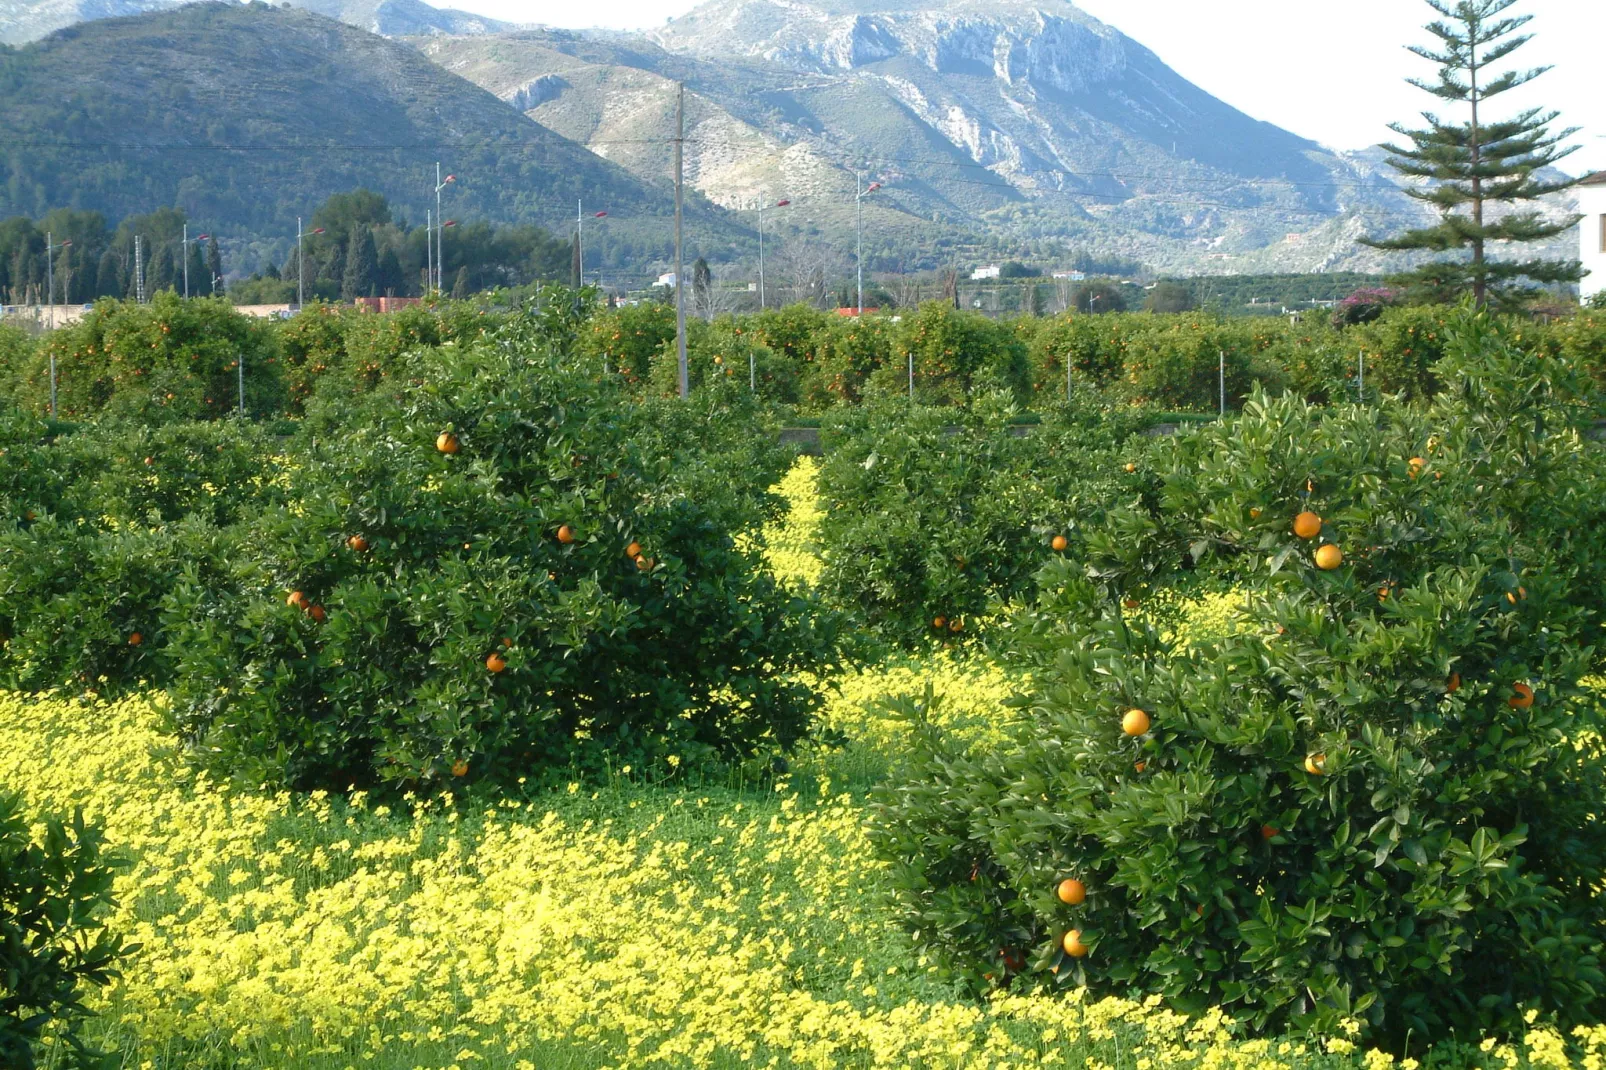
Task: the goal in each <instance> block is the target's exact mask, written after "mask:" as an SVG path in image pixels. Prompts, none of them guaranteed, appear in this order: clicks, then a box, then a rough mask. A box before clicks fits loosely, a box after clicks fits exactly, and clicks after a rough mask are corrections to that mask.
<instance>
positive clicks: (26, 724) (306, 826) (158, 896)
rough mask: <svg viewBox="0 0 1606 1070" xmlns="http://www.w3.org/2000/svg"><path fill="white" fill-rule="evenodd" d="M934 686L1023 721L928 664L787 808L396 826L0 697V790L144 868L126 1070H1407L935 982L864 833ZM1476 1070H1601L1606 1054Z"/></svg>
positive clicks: (788, 781)
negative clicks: (213, 781)
mask: <svg viewBox="0 0 1606 1070" xmlns="http://www.w3.org/2000/svg"><path fill="white" fill-rule="evenodd" d="M794 552H796V553H798V554H800V555H801V554H802V553H804V552H806V551H805V548H804V547H803V546H802V544H801V543H800V544H799V546H798V547H796V548H794ZM928 683H930V684H932V685H933V686H934V687H935V689H936V690H937V691H938V692H939V693H941V694H942V695H944V696H945V701H944V702H943V704H942V705H941V707H940V710H939V716H940V718H941V719H942V722H943V723H944V724H945V725H946V726H947V727H948V728H949V729H950V730H951V731H954V732H956V733H961V734H964V735H967V736H969V737H970V738H972V739H975V740H984V739H985V736H986V733H987V732H989V731H994V730H996V728H997V726H998V724H1000V723H1001V720H1002V718H1003V717H1005V716H1007V714H1006V712H1005V711H1004V709H1003V707H1002V706H1001V705H1000V704H999V700H1000V699H1001V698H1003V697H1004V696H1005V695H1006V694H1007V691H1008V681H1007V680H1006V679H1005V677H1004V676H1003V674H1002V673H1001V672H1000V671H999V670H998V669H997V668H996V667H994V666H991V665H989V664H987V663H984V662H980V661H964V660H958V659H955V658H953V657H951V656H947V655H942V656H933V657H930V658H925V659H910V660H906V661H901V662H894V663H890V664H885V665H881V666H877V667H875V668H874V669H872V670H867V671H862V672H856V673H851V674H848V675H846V676H845V677H844V678H842V679H841V680H839V681H836V684H837V685H838V688H837V690H836V692H835V693H834V695H833V698H832V699H831V702H830V705H829V707H828V709H827V713H826V719H827V722H828V724H829V725H830V726H831V727H833V728H835V729H838V730H839V731H840V732H841V733H842V734H843V735H844V736H845V737H847V738H848V739H849V740H851V742H850V743H849V744H848V745H847V746H846V747H832V748H820V749H816V750H814V751H811V752H809V753H807V754H804V755H802V756H800V757H799V758H798V759H797V760H796V761H795V762H794V764H793V771H792V773H791V774H790V776H788V777H786V778H783V779H782V780H781V781H780V782H779V783H778V784H767V785H765V786H762V787H759V786H754V785H750V784H745V785H744V784H739V783H720V784H714V783H702V784H699V783H695V782H694V783H678V784H675V785H672V786H663V785H651V784H646V783H640V782H637V781H634V780H632V779H631V777H630V775H629V771H628V770H627V771H625V772H624V775H622V776H621V777H620V779H619V780H618V781H617V782H615V783H614V784H612V785H608V786H606V787H603V788H601V789H600V790H594V789H592V788H590V787H581V786H580V785H578V784H576V785H571V786H570V787H569V789H568V790H567V791H564V790H559V791H557V792H555V793H551V794H544V795H533V796H532V797H530V798H528V799H520V800H516V801H515V800H507V799H504V800H501V801H488V800H485V799H479V798H475V797H472V796H470V797H461V798H456V799H453V798H445V799H434V800H428V801H425V800H409V801H408V802H407V804H406V805H393V806H385V805H379V804H377V803H375V802H373V801H370V800H367V799H364V798H363V797H361V796H357V797H354V798H352V799H350V800H349V801H348V800H344V799H337V798H332V797H326V796H324V795H321V794H315V795H312V796H310V797H309V796H294V795H290V794H282V793H281V794H250V793H243V794H242V793H231V792H229V791H225V790H222V789H220V788H218V787H216V786H213V785H210V784H207V783H205V782H199V783H197V782H193V781H192V780H191V779H189V777H188V774H187V773H186V771H185V767H184V766H183V764H182V763H181V762H180V761H178V760H177V759H176V758H175V757H174V756H173V755H171V753H169V751H168V748H169V747H170V737H168V736H167V735H166V734H165V733H164V731H163V729H162V727H161V708H160V703H161V701H162V700H161V699H160V698H159V697H154V696H153V697H144V698H136V699H130V700H126V701H121V702H117V703H113V704H107V703H103V702H98V701H94V700H88V699H86V700H73V699H68V698H63V697H58V696H19V695H0V785H5V786H7V787H11V788H17V789H21V790H23V791H24V792H25V794H26V797H27V800H28V803H29V805H30V806H32V807H35V808H38V809H40V810H45V809H48V810H53V811H57V812H61V811H66V810H69V809H70V808H72V807H77V806H81V807H83V808H84V811H85V813H86V815H87V816H88V817H89V818H90V819H92V820H94V821H96V822H99V823H101V824H103V825H104V826H105V828H106V829H107V832H108V840H109V842H110V845H111V846H112V848H113V849H114V850H115V851H117V852H118V853H120V854H121V855H122V856H123V857H124V858H125V859H126V860H127V861H128V863H129V865H128V868H127V870H126V871H125V872H124V873H123V874H122V875H121V877H120V878H119V881H118V894H119V906H118V908H117V912H116V914H115V916H114V918H113V925H114V927H115V928H116V929H117V930H118V931H120V932H122V933H124V934H126V936H127V937H128V938H129V939H130V940H132V941H134V942H137V943H139V944H141V945H142V950H141V951H139V952H138V954H137V955H136V956H135V957H134V958H133V960H132V961H131V962H130V963H129V965H128V967H127V970H126V976H125V978H124V980H123V981H122V982H120V983H118V984H117V985H115V986H114V987H113V988H112V989H110V990H109V991H107V992H105V993H103V994H101V995H99V996H97V997H96V998H95V1000H94V1006H95V1009H96V1010H97V1011H98V1012H99V1017H98V1019H97V1020H96V1022H95V1023H94V1024H93V1025H92V1026H91V1028H90V1029H89V1030H88V1033H89V1036H90V1039H91V1040H92V1041H93V1042H97V1043H100V1044H101V1045H103V1046H106V1047H109V1048H111V1049H113V1050H115V1051H118V1052H121V1053H122V1054H123V1055H124V1058H125V1063H124V1065H126V1066H129V1067H139V1068H146V1067H149V1068H153V1070H154V1068H179V1067H308V1068H344V1067H358V1068H361V1067H460V1068H465V1070H467V1068H481V1067H484V1068H491V1067H507V1068H537V1067H538V1068H547V1067H634V1066H674V1067H704V1066H713V1067H727V1066H730V1067H734V1066H783V1067H789V1066H803V1067H813V1068H822V1070H823V1068H833V1067H844V1066H847V1067H978V1068H981V1067H985V1068H988V1070H995V1068H996V1070H1003V1068H1010V1067H1019V1066H1029V1065H1030V1066H1035V1065H1043V1066H1064V1067H1077V1068H1085V1070H1155V1068H1159V1067H1163V1066H1179V1067H1198V1068H1203V1070H1218V1068H1220V1070H1225V1068H1244V1070H1271V1068H1276V1067H1285V1066H1286V1067H1293V1066H1299V1067H1306V1066H1323V1067H1326V1066H1333V1067H1339V1066H1364V1067H1366V1068H1368V1070H1384V1068H1386V1067H1389V1066H1392V1065H1394V1060H1393V1059H1391V1058H1390V1057H1389V1056H1387V1055H1384V1054H1381V1053H1378V1052H1360V1051H1357V1050H1356V1049H1355V1046H1354V1044H1353V1042H1352V1041H1351V1040H1350V1039H1349V1038H1348V1037H1346V1036H1337V1037H1326V1038H1319V1037H1289V1038H1286V1039H1271V1040H1267V1039H1255V1040H1250V1039H1245V1038H1242V1037H1240V1036H1238V1035H1237V1034H1236V1033H1235V1032H1234V1030H1233V1028H1232V1026H1231V1023H1230V1022H1228V1021H1226V1020H1225V1019H1223V1017H1222V1016H1221V1015H1219V1014H1216V1013H1212V1014H1208V1015H1206V1016H1204V1017H1202V1018H1199V1019H1188V1018H1186V1017H1183V1016H1181V1015H1178V1014H1175V1013H1172V1012H1170V1011H1168V1010H1166V1009H1165V1008H1164V1007H1162V1006H1160V1005H1159V1004H1158V1003H1156V1002H1154V1001H1150V1002H1145V1003H1136V1002H1128V1001H1123V1000H1118V999H1102V1000H1093V999H1090V998H1087V997H1085V996H1084V995H1082V994H1078V993H1073V994H1071V995H1070V996H1069V997H1049V996H1043V995H1034V994H1010V993H1003V992H1000V993H996V994H994V995H993V996H992V997H991V998H987V999H985V1000H977V999H975V998H973V997H972V996H971V995H969V994H968V993H965V992H961V991H959V990H957V989H955V988H954V987H952V986H950V985H948V984H946V983H944V982H943V981H942V980H941V979H940V978H939V977H938V976H937V974H936V967H935V965H934V964H931V963H926V962H922V961H920V960H919V959H917V958H916V957H915V955H914V954H913V952H912V951H911V950H910V947H909V945H908V943H907V942H906V940H905V939H904V938H903V937H902V936H901V934H900V933H899V931H898V930H897V928H896V926H895V924H894V923H893V921H892V919H891V917H890V915H889V913H888V911H887V910H886V908H885V906H884V904H883V898H882V891H881V887H880V883H879V882H880V871H879V868H878V865H877V863H876V862H875V861H874V859H873V858H872V856H871V853H870V851H869V849H868V845H867V842H866V839H865V836H864V832H863V818H864V807H865V805H866V801H867V798H866V788H867V786H868V785H869V784H870V783H871V782H872V781H873V780H874V778H875V777H876V776H878V775H879V774H880V772H881V771H882V770H883V769H884V768H885V766H886V763H888V762H889V761H892V760H894V759H895V756H896V754H897V752H898V751H899V749H900V734H901V732H902V731H903V729H902V728H901V726H900V725H899V724H898V723H897V722H896V721H894V720H893V719H892V718H891V717H890V716H889V715H886V714H883V713H881V712H880V711H879V710H878V707H877V706H876V704H875V700H876V699H878V698H881V697H884V696H890V695H895V694H900V693H910V692H919V691H921V690H923V689H924V687H925V686H926V685H927V684H928ZM1569 1051H1570V1052H1571V1055H1570V1054H1569ZM1474 1054H1475V1057H1476V1058H1477V1059H1478V1061H1480V1062H1481V1064H1482V1065H1486V1066H1491V1067H1517V1066H1524V1065H1530V1066H1538V1067H1564V1066H1568V1065H1571V1064H1572V1063H1573V1061H1574V1060H1575V1059H1576V1060H1578V1062H1579V1065H1582V1066H1584V1067H1587V1068H1590V1070H1598V1068H1599V1067H1602V1066H1606V1028H1600V1029H1596V1030H1592V1031H1584V1032H1581V1033H1580V1034H1579V1035H1577V1036H1574V1037H1570V1038H1566V1040H1565V1041H1564V1038H1562V1037H1560V1036H1558V1035H1557V1034H1556V1033H1555V1032H1553V1031H1551V1030H1547V1029H1543V1028H1536V1029H1535V1030H1534V1031H1533V1032H1532V1033H1530V1034H1529V1035H1528V1036H1527V1037H1525V1038H1522V1039H1521V1040H1519V1041H1517V1042H1516V1043H1513V1044H1496V1043H1490V1044H1489V1045H1487V1046H1486V1047H1485V1050H1483V1051H1481V1052H1477V1053H1474ZM1404 1065H1405V1067H1406V1070H1414V1064H1413V1063H1411V1062H1409V1061H1407V1063H1405V1064H1404Z"/></svg>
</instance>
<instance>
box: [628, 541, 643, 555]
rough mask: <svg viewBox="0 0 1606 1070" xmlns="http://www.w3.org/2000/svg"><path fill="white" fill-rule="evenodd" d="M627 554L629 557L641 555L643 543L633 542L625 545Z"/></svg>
mask: <svg viewBox="0 0 1606 1070" xmlns="http://www.w3.org/2000/svg"><path fill="white" fill-rule="evenodd" d="M625 556H626V557H629V558H637V557H640V556H641V543H639V542H633V543H631V544H630V545H629V546H626V547H625Z"/></svg>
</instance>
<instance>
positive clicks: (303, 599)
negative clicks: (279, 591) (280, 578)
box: [284, 591, 307, 609]
mask: <svg viewBox="0 0 1606 1070" xmlns="http://www.w3.org/2000/svg"><path fill="white" fill-rule="evenodd" d="M284 604H285V605H287V606H294V607H295V608H296V609H306V608H307V596H306V595H305V594H303V593H302V592H300V591H291V592H290V596H289V597H288V598H286V599H285V600H284Z"/></svg>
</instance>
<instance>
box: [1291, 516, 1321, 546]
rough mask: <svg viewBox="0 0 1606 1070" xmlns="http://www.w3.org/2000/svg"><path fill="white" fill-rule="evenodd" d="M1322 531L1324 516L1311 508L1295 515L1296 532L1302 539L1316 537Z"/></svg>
mask: <svg viewBox="0 0 1606 1070" xmlns="http://www.w3.org/2000/svg"><path fill="white" fill-rule="evenodd" d="M1321 533H1322V518H1321V517H1319V516H1317V515H1316V514H1315V513H1313V512H1311V511H1310V510H1308V509H1307V510H1306V511H1305V512H1303V513H1300V514H1299V515H1298V516H1296V517H1294V534H1295V535H1298V536H1299V537H1300V538H1302V539H1314V538H1315V537H1316V536H1318V535H1320V534H1321Z"/></svg>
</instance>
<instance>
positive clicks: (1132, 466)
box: [1126, 461, 1138, 472]
mask: <svg viewBox="0 0 1606 1070" xmlns="http://www.w3.org/2000/svg"><path fill="white" fill-rule="evenodd" d="M1126 470H1127V471H1128V472H1136V471H1137V470H1138V466H1137V465H1135V464H1133V463H1132V462H1131V461H1128V462H1126Z"/></svg>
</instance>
